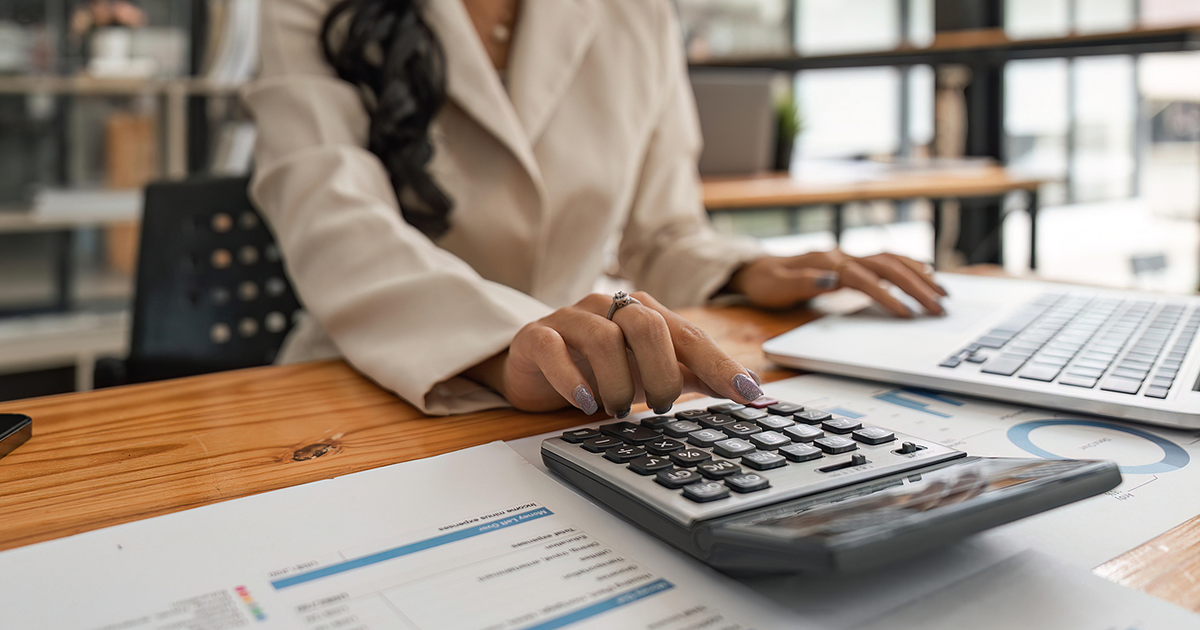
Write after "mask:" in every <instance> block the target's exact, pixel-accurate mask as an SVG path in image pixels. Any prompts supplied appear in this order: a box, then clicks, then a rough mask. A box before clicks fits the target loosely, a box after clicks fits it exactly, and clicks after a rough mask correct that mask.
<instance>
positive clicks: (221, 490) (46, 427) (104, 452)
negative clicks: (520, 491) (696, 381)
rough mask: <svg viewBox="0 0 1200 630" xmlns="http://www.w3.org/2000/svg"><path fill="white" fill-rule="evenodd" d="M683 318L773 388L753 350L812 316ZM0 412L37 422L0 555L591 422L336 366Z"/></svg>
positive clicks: (16, 459) (730, 313)
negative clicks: (437, 399) (431, 391)
mask: <svg viewBox="0 0 1200 630" xmlns="http://www.w3.org/2000/svg"><path fill="white" fill-rule="evenodd" d="M683 313H684V314H685V316H689V317H692V318H693V319H694V320H695V321H696V322H697V323H699V324H700V325H701V326H703V327H704V328H705V329H706V330H709V331H710V333H711V334H713V336H714V337H716V338H717V339H718V340H719V341H720V342H721V343H722V344H723V347H725V348H727V349H728V350H729V351H730V353H731V354H732V355H734V356H735V357H737V358H740V359H741V360H743V361H745V362H746V364H747V367H750V368H751V369H754V370H756V371H757V372H758V373H759V374H760V375H762V376H763V377H764V378H770V379H772V380H773V379H777V378H782V377H785V376H787V375H789V374H791V373H790V372H787V371H785V370H782V369H778V368H773V367H772V366H771V365H770V364H769V363H767V362H766V360H765V359H764V358H763V357H762V353H761V351H760V350H759V348H758V346H759V344H761V343H762V340H764V339H766V338H768V337H771V336H774V335H776V334H779V333H782V332H784V331H786V330H789V329H791V328H793V327H795V326H798V325H800V324H802V323H804V322H807V321H809V320H811V319H812V318H813V317H814V314H812V313H811V312H808V311H794V312H790V313H781V314H770V313H762V312H758V311H754V310H752V309H747V308H744V307H738V306H730V307H722V308H713V309H692V310H687V311H683ZM0 413H24V414H28V415H30V416H31V417H33V419H34V427H33V431H34V437H33V438H32V439H30V441H29V442H27V443H26V444H25V445H23V446H21V447H20V448H18V449H17V450H16V451H14V452H13V453H11V454H10V455H8V456H7V457H5V458H3V459H0V514H3V515H4V518H2V519H0V549H10V548H13V547H18V546H21V545H27V544H30V543H34V542H40V541H44V540H52V539H54V538H59V537H62V536H68V535H71V534H77V533H80V532H85V531H89V530H93V529H98V528H101V527H107V526H110V525H116V524H118V523H126V522H130V521H135V520H138V519H142V518H147V517H150V516H157V515H160V514H167V513H170V512H175V511H178V510H182V509H187V508H192V507H198V506H201V505H208V504H211V503H216V502H219V501H225V500H228V499H234V498H238V497H244V496H249V495H253V494H258V493H260V492H267V491H270V490H276V489H279V488H286V487H288V486H293V485H297V484H301V483H307V482H310V481H317V480H320V479H328V478H332V477H336V476H339V475H345V474H348V473H353V472H358V471H362V470H368V469H371V468H377V467H379V466H384V465H387V464H394V463H397V462H403V461H409V460H413V459H419V458H422V457H428V456H431V455H440V454H442V453H448V452H450V451H454V450H458V449H461V448H466V447H469V446H475V445H478V444H485V443H487V442H491V441H495V440H511V439H515V438H520V437H526V436H529V435H537V434H539V433H545V432H547V431H553V430H557V429H565V428H568V427H572V426H576V425H579V424H583V423H585V422H588V421H590V420H589V418H588V417H587V416H585V415H583V413H582V412H579V411H575V410H565V411H561V412H556V413H545V414H526V413H519V412H516V411H513V410H511V409H499V410H493V411H487V412H482V413H473V414H465V415H460V416H452V417H443V418H438V417H427V416H424V415H422V414H420V413H419V412H418V411H416V410H415V409H414V408H413V407H411V406H409V405H408V404H407V403H405V402H403V401H401V400H400V399H399V398H397V397H395V396H394V395H392V394H390V393H388V392H386V391H384V390H382V389H380V388H379V387H376V386H375V385H374V384H372V383H371V382H370V381H368V380H367V379H365V378H364V377H362V376H361V375H359V374H358V373H357V372H355V371H354V370H353V369H351V368H350V367H349V366H348V365H346V364H345V363H344V362H341V361H325V362H316V363H305V364H299V365H291V366H277V367H265V368H254V369H249V370H238V371H233V372H224V373H218V374H210V375H205V376H197V377H192V378H185V379H178V380H173V381H164V382H158V383H146V384H141V385H130V386H125V387H117V388H113V389H107V390H99V391H94V392H83V393H76V394H64V395H61V396H51V397H46V398H35V399H28V400H21V401H14V402H8V403H2V404H0ZM592 420H594V418H592Z"/></svg>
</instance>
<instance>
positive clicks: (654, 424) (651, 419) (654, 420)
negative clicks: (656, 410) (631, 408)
mask: <svg viewBox="0 0 1200 630" xmlns="http://www.w3.org/2000/svg"><path fill="white" fill-rule="evenodd" d="M668 422H675V418H672V417H671V416H647V417H645V418H642V426H644V427H646V428H647V429H653V430H658V429H661V428H662V425H664V424H666V423H668Z"/></svg>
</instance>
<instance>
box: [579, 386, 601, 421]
mask: <svg viewBox="0 0 1200 630" xmlns="http://www.w3.org/2000/svg"><path fill="white" fill-rule="evenodd" d="M574 398H575V406H576V407H579V408H580V409H582V410H583V413H586V414H587V415H589V416H590V415H592V414H594V413H596V410H597V409H599V407H598V406H597V405H596V399H595V398H594V397H592V392H589V391H588V388H586V387H584V386H583V385H580V386H579V387H576V388H575V394H574Z"/></svg>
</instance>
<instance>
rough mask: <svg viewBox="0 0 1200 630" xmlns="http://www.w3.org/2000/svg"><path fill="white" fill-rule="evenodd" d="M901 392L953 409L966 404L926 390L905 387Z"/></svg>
mask: <svg viewBox="0 0 1200 630" xmlns="http://www.w3.org/2000/svg"><path fill="white" fill-rule="evenodd" d="M903 391H906V392H908V393H910V394H916V395H918V396H924V397H926V398H930V399H933V400H936V401H938V402H944V403H946V404H947V405H954V406H955V407H961V406H963V405H965V404H966V403H964V402H963V401H961V400H954V399H953V398H950V397H949V396H947V395H945V394H943V393H941V392H935V391H932V390H928V389H919V388H916V387H905V388H904V390H903Z"/></svg>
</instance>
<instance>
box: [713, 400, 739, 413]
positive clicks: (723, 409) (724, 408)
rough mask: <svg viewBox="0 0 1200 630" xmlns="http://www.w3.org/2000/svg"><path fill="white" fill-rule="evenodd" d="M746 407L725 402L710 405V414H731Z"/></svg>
mask: <svg viewBox="0 0 1200 630" xmlns="http://www.w3.org/2000/svg"><path fill="white" fill-rule="evenodd" d="M745 406H746V405H739V404H737V403H735V402H723V403H718V404H716V405H709V406H708V413H729V412H730V411H737V410H738V409H742V408H743V407H745Z"/></svg>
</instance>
